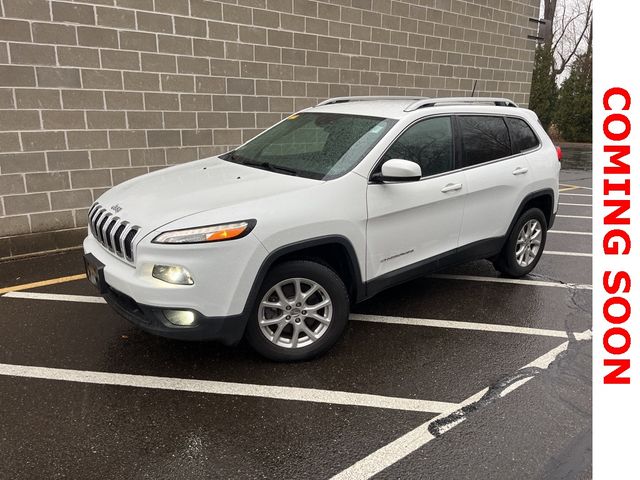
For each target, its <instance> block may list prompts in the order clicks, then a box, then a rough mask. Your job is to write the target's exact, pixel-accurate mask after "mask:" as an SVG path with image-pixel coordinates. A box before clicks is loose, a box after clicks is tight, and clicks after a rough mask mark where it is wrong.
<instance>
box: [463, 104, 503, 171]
mask: <svg viewBox="0 0 640 480" xmlns="http://www.w3.org/2000/svg"><path fill="white" fill-rule="evenodd" d="M458 124H459V125H460V135H461V137H462V166H463V167H469V166H472V165H478V164H480V163H485V162H490V161H492V160H497V159H499V158H504V157H508V156H510V155H511V142H510V140H509V131H508V130H507V125H506V124H505V123H504V119H503V118H502V117H489V116H480V115H478V116H471V115H469V116H460V117H458Z"/></svg>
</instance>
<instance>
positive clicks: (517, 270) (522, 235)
mask: <svg viewBox="0 0 640 480" xmlns="http://www.w3.org/2000/svg"><path fill="white" fill-rule="evenodd" d="M546 241H547V219H546V217H545V216H544V213H542V210H540V209H539V208H530V209H529V210H527V211H526V212H524V213H523V214H522V215H521V216H520V218H519V219H518V221H517V222H516V224H515V225H514V227H513V230H512V231H511V234H510V235H509V238H508V239H507V243H506V244H505V246H504V248H503V249H502V252H501V253H500V255H499V256H498V258H497V259H496V260H495V261H494V266H495V268H496V270H498V271H499V272H502V273H504V274H505V275H508V276H510V277H522V276H524V275H526V274H528V273H529V272H531V270H533V269H534V268H535V266H536V265H537V264H538V262H539V261H540V257H541V256H542V252H543V250H544V245H545V243H546Z"/></svg>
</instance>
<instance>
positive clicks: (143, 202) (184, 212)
mask: <svg viewBox="0 0 640 480" xmlns="http://www.w3.org/2000/svg"><path fill="white" fill-rule="evenodd" d="M318 183H320V181H318V180H312V179H308V178H301V177H294V176H291V175H283V174H280V173H274V172H270V171H267V170H261V169H258V168H253V167H246V166H244V165H239V164H235V163H231V162H227V161H224V160H221V159H219V158H217V157H213V158H207V159H204V160H198V161H195V162H189V163H186V164H183V165H177V166H174V167H169V168H166V169H163V170H158V171H156V172H153V173H149V174H146V175H141V176H140V177H136V178H134V179H131V180H128V181H126V182H124V183H121V184H120V185H117V186H115V187H113V188H111V189H110V190H109V191H107V192H105V193H104V194H103V195H102V196H101V197H100V198H99V199H98V203H99V204H100V205H102V206H103V207H105V208H107V209H109V211H111V212H112V213H114V212H115V211H116V210H117V215H118V216H119V217H120V218H122V219H124V220H127V221H128V222H131V223H133V224H136V225H139V226H140V227H141V228H142V230H144V231H146V232H149V231H150V230H154V229H156V228H159V227H161V226H163V225H166V224H167V223H169V222H172V221H175V220H178V219H180V218H183V217H186V216H188V215H193V214H196V213H199V212H204V211H207V210H213V209H219V208H222V207H226V206H230V205H238V204H241V203H244V202H248V201H252V200H258V199H265V198H267V197H270V196H274V195H280V194H285V193H289V192H292V191H294V190H299V189H302V188H306V187H310V186H313V185H317V184H318ZM112 207H113V208H112Z"/></svg>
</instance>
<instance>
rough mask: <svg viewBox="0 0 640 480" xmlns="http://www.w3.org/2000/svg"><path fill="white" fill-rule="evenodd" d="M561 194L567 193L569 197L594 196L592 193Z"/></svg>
mask: <svg viewBox="0 0 640 480" xmlns="http://www.w3.org/2000/svg"><path fill="white" fill-rule="evenodd" d="M560 195H567V196H569V197H593V195H592V194H590V193H562V192H561V193H560Z"/></svg>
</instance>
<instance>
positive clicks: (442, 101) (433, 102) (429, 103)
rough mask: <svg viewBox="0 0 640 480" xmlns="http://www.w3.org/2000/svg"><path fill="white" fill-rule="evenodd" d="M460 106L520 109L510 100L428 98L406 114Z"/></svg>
mask: <svg viewBox="0 0 640 480" xmlns="http://www.w3.org/2000/svg"><path fill="white" fill-rule="evenodd" d="M459 104H493V105H496V106H498V107H516V108H517V107H518V105H517V104H515V103H514V102H512V101H511V100H509V99H508V98H496V97H442V98H428V99H423V100H418V101H416V102H414V103H412V104H411V105H409V106H408V107H407V108H405V109H404V111H405V112H413V111H414V110H418V109H419V108H425V107H435V106H437V105H459Z"/></svg>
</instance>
